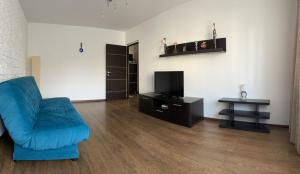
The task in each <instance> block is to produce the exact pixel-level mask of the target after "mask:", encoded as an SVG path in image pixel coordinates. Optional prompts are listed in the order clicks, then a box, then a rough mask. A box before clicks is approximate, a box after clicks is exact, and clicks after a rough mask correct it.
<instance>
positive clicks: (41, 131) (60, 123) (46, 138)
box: [22, 98, 89, 150]
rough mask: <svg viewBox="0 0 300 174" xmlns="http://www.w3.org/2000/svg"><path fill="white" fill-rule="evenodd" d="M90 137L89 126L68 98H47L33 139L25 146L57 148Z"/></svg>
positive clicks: (39, 115) (41, 106)
mask: <svg viewBox="0 0 300 174" xmlns="http://www.w3.org/2000/svg"><path fill="white" fill-rule="evenodd" d="M88 137H89V128H88V126H87V125H86V124H85V122H84V121H83V120H82V118H81V116H80V115H79V113H78V112H77V111H76V109H75V108H74V107H73V105H72V104H71V102H70V100H69V99H68V98H53V99H45V100H43V101H42V102H41V105H40V111H39V113H38V120H37V122H36V124H35V126H34V128H33V134H32V137H31V139H30V140H29V141H28V142H27V143H26V144H23V145H22V147H23V148H29V149H34V150H47V149H56V148H61V147H64V146H69V145H74V144H78V143H79V142H81V141H83V140H87V139H88Z"/></svg>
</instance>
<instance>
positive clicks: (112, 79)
mask: <svg viewBox="0 0 300 174" xmlns="http://www.w3.org/2000/svg"><path fill="white" fill-rule="evenodd" d="M126 98H127V48H126V46H121V45H111V44H107V45H106V99H107V100H118V99H126Z"/></svg>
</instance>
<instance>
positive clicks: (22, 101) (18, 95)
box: [0, 77, 42, 145]
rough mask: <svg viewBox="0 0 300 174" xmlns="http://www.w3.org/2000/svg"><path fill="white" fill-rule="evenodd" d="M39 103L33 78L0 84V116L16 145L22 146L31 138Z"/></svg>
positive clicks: (38, 95) (40, 98)
mask: <svg viewBox="0 0 300 174" xmlns="http://www.w3.org/2000/svg"><path fill="white" fill-rule="evenodd" d="M41 101H42V97H41V94H40V92H39V90H38V88H37V86H36V83H35V81H34V79H33V77H23V78H17V79H13V80H8V81H6V82H3V83H1V84H0V114H1V117H2V119H3V122H4V125H5V127H6V128H7V130H8V132H9V134H10V136H11V137H12V138H13V140H14V141H15V142H16V143H17V144H20V145H21V144H24V143H26V142H27V141H28V140H29V139H30V138H31V135H32V128H33V127H34V124H35V122H36V120H37V113H38V112H39V105H40V102H41Z"/></svg>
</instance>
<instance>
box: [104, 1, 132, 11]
mask: <svg viewBox="0 0 300 174" xmlns="http://www.w3.org/2000/svg"><path fill="white" fill-rule="evenodd" d="M105 1H106V5H107V8H111V7H112V8H113V9H114V10H116V9H117V8H120V7H124V6H125V7H127V6H128V1H127V0H105Z"/></svg>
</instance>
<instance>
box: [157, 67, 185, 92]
mask: <svg viewBox="0 0 300 174" xmlns="http://www.w3.org/2000/svg"><path fill="white" fill-rule="evenodd" d="M183 82H184V73H183V71H157V72H154V88H155V90H154V92H155V93H157V94H162V95H167V96H169V97H173V96H174V97H183V96H184V83H183Z"/></svg>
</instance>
